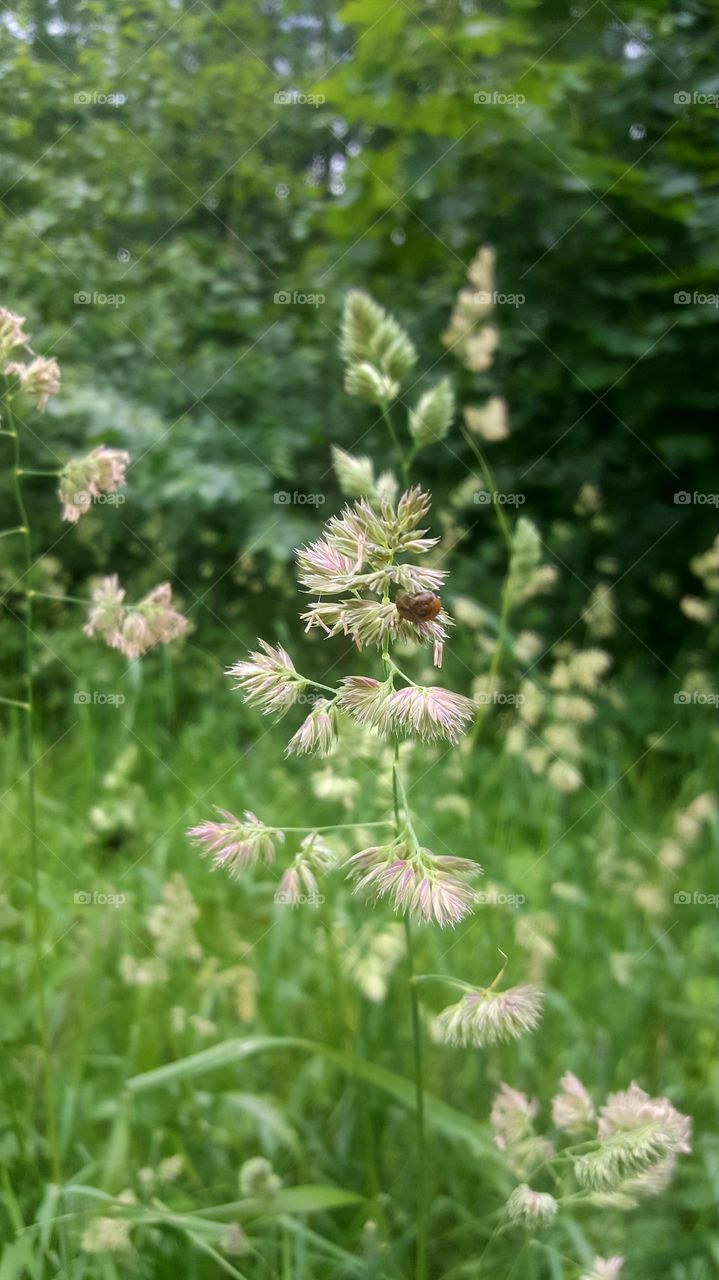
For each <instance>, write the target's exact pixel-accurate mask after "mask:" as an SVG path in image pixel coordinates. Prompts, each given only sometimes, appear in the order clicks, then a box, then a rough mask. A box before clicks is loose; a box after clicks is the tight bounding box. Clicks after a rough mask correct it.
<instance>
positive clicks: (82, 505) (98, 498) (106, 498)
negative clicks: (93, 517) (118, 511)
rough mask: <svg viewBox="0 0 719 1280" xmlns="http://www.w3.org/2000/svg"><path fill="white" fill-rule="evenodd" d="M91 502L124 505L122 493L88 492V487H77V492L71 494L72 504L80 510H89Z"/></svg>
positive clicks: (115, 505) (108, 505) (114, 505)
mask: <svg viewBox="0 0 719 1280" xmlns="http://www.w3.org/2000/svg"><path fill="white" fill-rule="evenodd" d="M93 502H97V503H98V504H99V505H100V506H101V507H103V506H104V507H122V506H124V505H125V495H124V493H118V492H117V491H115V492H114V493H90V491H89V489H78V491H77V493H73V495H72V505H73V506H74V507H78V508H79V509H80V511H89V510H90V507H91V506H92V504H93Z"/></svg>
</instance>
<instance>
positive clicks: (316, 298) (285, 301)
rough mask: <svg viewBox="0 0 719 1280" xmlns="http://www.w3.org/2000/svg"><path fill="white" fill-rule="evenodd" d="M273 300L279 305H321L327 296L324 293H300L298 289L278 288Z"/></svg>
mask: <svg viewBox="0 0 719 1280" xmlns="http://www.w3.org/2000/svg"><path fill="white" fill-rule="evenodd" d="M273 301H274V302H275V304H276V305H277V306H280V307H321V306H322V305H323V303H325V302H326V301H327V298H326V297H325V295H324V293H302V292H300V290H298V289H293V290H290V289H278V291H277V293H276V294H275V296H274V299H273Z"/></svg>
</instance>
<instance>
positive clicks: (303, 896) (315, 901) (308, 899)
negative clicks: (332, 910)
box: [274, 889, 326, 907]
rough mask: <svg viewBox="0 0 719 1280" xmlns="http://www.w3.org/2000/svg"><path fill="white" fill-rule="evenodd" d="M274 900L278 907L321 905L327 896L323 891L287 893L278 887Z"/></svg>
mask: <svg viewBox="0 0 719 1280" xmlns="http://www.w3.org/2000/svg"><path fill="white" fill-rule="evenodd" d="M274 902H275V906H278V907H321V906H323V905H324V903H325V902H326V898H325V896H324V894H323V893H286V892H284V891H283V890H282V889H278V890H277V893H276V894H275V896H274Z"/></svg>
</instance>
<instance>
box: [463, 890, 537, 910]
mask: <svg viewBox="0 0 719 1280" xmlns="http://www.w3.org/2000/svg"><path fill="white" fill-rule="evenodd" d="M474 901H475V902H476V904H477V906H478V907H514V909H515V910H516V908H517V907H523V906H524V904H525V902H526V901H527V899H526V897H525V896H524V894H523V893H500V892H499V891H498V890H497V889H484V890H481V889H480V891H479V892H478V893H475V895H474Z"/></svg>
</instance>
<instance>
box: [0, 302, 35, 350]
mask: <svg viewBox="0 0 719 1280" xmlns="http://www.w3.org/2000/svg"><path fill="white" fill-rule="evenodd" d="M24 323H25V317H24V316H18V315H16V314H15V312H14V311H8V309H7V307H0V359H4V358H5V356H7V355H9V354H10V352H11V351H14V349H15V347H27V346H28V345H29V342H30V338H29V336H28V334H27V333H25V331H24V329H23V325H24Z"/></svg>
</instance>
